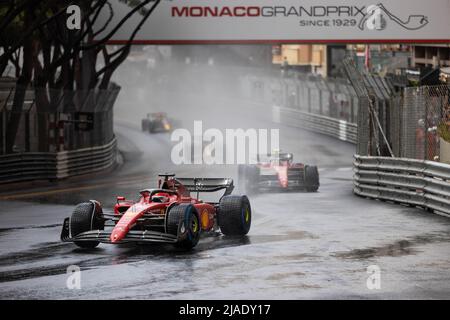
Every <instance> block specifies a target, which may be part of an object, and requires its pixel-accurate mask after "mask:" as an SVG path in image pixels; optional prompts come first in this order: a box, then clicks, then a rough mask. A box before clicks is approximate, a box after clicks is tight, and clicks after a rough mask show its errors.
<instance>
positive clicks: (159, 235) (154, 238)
mask: <svg viewBox="0 0 450 320" xmlns="http://www.w3.org/2000/svg"><path fill="white" fill-rule="evenodd" d="M110 237H111V231H109V230H92V231H86V232H82V233H80V234H78V235H76V236H74V237H72V235H71V234H70V218H66V219H65V220H64V224H63V228H62V231H61V241H63V242H74V241H99V242H102V243H111V239H110ZM126 242H154V243H176V242H177V236H175V235H171V234H168V233H163V232H157V231H150V230H144V231H140V230H139V231H138V230H131V231H129V232H128V234H127V235H126V236H125V238H123V239H122V240H121V241H119V242H117V243H126Z"/></svg>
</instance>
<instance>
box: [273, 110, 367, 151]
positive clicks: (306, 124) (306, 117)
mask: <svg viewBox="0 0 450 320" xmlns="http://www.w3.org/2000/svg"><path fill="white" fill-rule="evenodd" d="M272 113H273V115H272V116H273V121H274V122H276V123H282V124H285V125H288V126H293V127H300V128H302V129H306V130H310V131H314V132H318V133H322V134H325V135H328V136H331V137H333V138H337V139H339V140H342V141H347V142H350V143H353V144H356V142H357V139H358V127H357V125H356V124H354V123H349V122H347V121H343V120H339V119H334V118H330V117H325V116H321V115H317V114H312V113H307V112H302V111H299V110H295V109H291V108H285V107H279V106H273V108H272Z"/></svg>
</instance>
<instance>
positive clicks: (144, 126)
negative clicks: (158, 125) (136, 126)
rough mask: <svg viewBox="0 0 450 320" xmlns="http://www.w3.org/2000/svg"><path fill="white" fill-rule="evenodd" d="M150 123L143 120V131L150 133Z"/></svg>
mask: <svg viewBox="0 0 450 320" xmlns="http://www.w3.org/2000/svg"><path fill="white" fill-rule="evenodd" d="M149 126H150V125H149V121H148V119H142V124H141V127H142V131H144V132H145V131H148V130H149Z"/></svg>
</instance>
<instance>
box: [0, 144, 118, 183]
mask: <svg viewBox="0 0 450 320" xmlns="http://www.w3.org/2000/svg"><path fill="white" fill-rule="evenodd" d="M116 145H117V142H116V139H115V138H114V139H113V140H112V141H111V142H110V143H108V144H106V145H104V146H99V147H93V148H86V149H80V150H74V151H64V152H57V153H18V154H11V155H6V156H1V157H0V184H6V183H12V182H22V181H31V180H54V179H64V178H68V177H72V176H77V175H82V174H88V173H94V172H98V171H102V170H105V169H108V168H110V167H112V166H113V165H114V164H115V163H116V156H117V147H116Z"/></svg>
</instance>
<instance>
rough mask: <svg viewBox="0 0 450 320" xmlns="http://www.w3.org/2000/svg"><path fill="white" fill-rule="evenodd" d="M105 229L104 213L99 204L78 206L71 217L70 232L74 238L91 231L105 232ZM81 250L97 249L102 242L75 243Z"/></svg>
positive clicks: (92, 203) (87, 203)
mask: <svg viewBox="0 0 450 320" xmlns="http://www.w3.org/2000/svg"><path fill="white" fill-rule="evenodd" d="M104 228H105V220H104V219H103V211H102V208H101V206H100V204H99V203H97V202H84V203H80V204H78V205H77V206H76V207H75V209H74V210H73V212H72V216H71V217H70V232H71V235H72V237H76V236H77V235H79V234H80V233H83V232H86V231H91V230H103V229H104ZM74 243H75V244H76V245H77V246H78V247H80V248H95V247H96V246H98V244H99V243H100V242H98V241H74Z"/></svg>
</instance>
